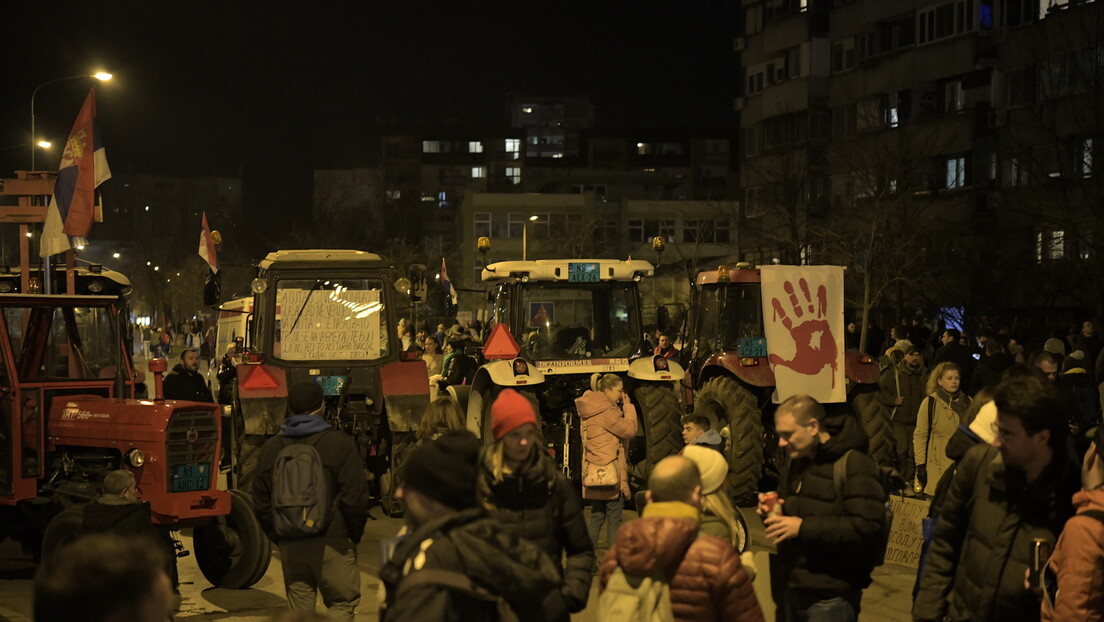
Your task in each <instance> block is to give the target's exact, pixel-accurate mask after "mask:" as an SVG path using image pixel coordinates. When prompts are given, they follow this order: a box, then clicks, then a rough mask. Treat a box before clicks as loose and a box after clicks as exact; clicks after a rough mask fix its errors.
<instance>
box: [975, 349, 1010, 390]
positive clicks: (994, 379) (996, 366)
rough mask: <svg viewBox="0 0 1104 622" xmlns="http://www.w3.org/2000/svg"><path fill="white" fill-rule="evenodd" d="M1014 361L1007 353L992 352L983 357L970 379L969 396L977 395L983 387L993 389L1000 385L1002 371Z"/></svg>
mask: <svg viewBox="0 0 1104 622" xmlns="http://www.w3.org/2000/svg"><path fill="white" fill-rule="evenodd" d="M1015 362H1016V359H1014V358H1012V355H1011V354H1008V353H1007V352H994V353H993V354H990V355H988V356H983V357H982V358H981V360H980V361H978V364H977V368H976V369H974V375H973V376H972V377H971V378H970V395H977V394H978V391H981V390H982V389H984V388H985V387H990V388H992V387H995V386H997V385H998V384H1000V381H1001V376H1002V375H1003V374H1004V370H1006V369H1008V368H1009V367H1012V364H1013V363H1015Z"/></svg>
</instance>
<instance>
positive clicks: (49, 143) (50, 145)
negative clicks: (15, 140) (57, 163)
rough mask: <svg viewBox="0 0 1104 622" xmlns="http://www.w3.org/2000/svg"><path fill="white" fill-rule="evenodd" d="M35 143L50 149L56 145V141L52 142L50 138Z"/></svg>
mask: <svg viewBox="0 0 1104 622" xmlns="http://www.w3.org/2000/svg"><path fill="white" fill-rule="evenodd" d="M35 144H36V145H38V146H39V147H41V148H43V149H49V148H50V147H53V146H54V143H52V142H50V141H48V140H40V141H38V142H37V143H35Z"/></svg>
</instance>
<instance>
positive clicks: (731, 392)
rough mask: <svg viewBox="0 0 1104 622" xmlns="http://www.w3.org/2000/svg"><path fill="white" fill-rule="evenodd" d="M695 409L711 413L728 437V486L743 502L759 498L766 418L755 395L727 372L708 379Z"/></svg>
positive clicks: (714, 425)
mask: <svg viewBox="0 0 1104 622" xmlns="http://www.w3.org/2000/svg"><path fill="white" fill-rule="evenodd" d="M694 413H695V414H698V415H703V416H705V417H708V418H709V420H710V423H711V425H712V429H714V430H719V431H720V434H721V437H722V438H724V439H725V448H724V449H725V455H726V457H727V458H728V466H729V470H728V478H727V480H726V487H727V488H728V493H729V495H730V496H731V497H732V498H733V499H734V501H735V503H736V504H737V505H740V506H749V505H754V504H755V503H756V501H757V499H758V497H757V494H756V493H758V488H759V477H760V475H762V473H763V444H764V442H765V440H764V438H763V422H762V419H761V414H760V412H759V406H758V403H757V402H756V400H755V396H754V395H752V394H751V392H750V391H748V390H747V389H745V388H744V387H742V386H740V383H738V382H736V380H734V379H732V378H729V377H728V376H717V377H716V378H713V379H711V380H709V381H707V382H706V383H705V384H704V385H702V388H701V389H699V390H698V393H697V395H696V396H695V398H694Z"/></svg>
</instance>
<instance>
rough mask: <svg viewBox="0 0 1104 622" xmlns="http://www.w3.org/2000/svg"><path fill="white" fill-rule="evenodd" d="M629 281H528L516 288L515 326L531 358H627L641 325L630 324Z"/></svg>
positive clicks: (523, 346)
mask: <svg viewBox="0 0 1104 622" xmlns="http://www.w3.org/2000/svg"><path fill="white" fill-rule="evenodd" d="M634 286H635V284H633V283H596V284H594V285H593V286H580V285H579V284H577V283H573V284H571V285H569V286H560V285H557V284H554V283H547V284H545V283H527V284H525V285H523V286H522V287H521V288H520V297H521V299H520V300H519V301H518V302H519V303H520V312H521V313H522V314H524V317H522V318H521V321H520V322H516V325H517V326H515V327H514V328H513V333H514V336H515V337H516V338H517V340H518V343H519V344H521V346H522V348H523V349H524V350H525V352H526V353H527V354H528V355H529V356H531V357H532V358H533V359H535V360H552V359H585V358H596V357H623V356H628V355H629V354H630V353H631V352H632V349H633V337H635V336H639V335H640V334H641V330H640V327H639V326H633V325H632V323H633V321H632V319H631V318H632V317H634V314H633V311H634V309H633V308H632V307H631V305H632V304H633V302H632V301H634V300H635V296H636V292H635V290H634V289H633V288H634Z"/></svg>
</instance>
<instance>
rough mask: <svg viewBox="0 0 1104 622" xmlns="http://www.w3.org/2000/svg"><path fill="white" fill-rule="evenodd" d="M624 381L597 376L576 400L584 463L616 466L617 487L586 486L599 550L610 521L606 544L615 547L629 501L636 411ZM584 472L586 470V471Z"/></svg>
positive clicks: (592, 536) (591, 527) (593, 536)
mask: <svg viewBox="0 0 1104 622" xmlns="http://www.w3.org/2000/svg"><path fill="white" fill-rule="evenodd" d="M623 388H624V385H623V384H622V382H621V378H620V377H618V376H617V375H615V374H594V375H593V376H591V377H590V389H591V390H590V391H587V392H586V393H584V394H583V395H582V397H580V398H579V399H577V400H575V408H576V409H577V410H578V411H579V419H580V420H581V421H582V424H583V431H584V434H583V461H584V463H590V464H593V465H603V464H609V463H611V462H616V464H617V476H618V480H619V481H618V484H617V485H615V486H600V487H588V486H583V501H585V502H588V504H589V505H590V523H589V524H588V525H587V527H588V529H589V530H590V540H591V542H593V543H594V546H595V548H597V546H598V532H600V531H601V530H602V525H603V524H605V523H606V522H607V521H608V523H609V527H608V528H607V530H606V544H607V545H613V542H614V540H615V539H616V537H617V529H618V528H619V527H620V526H621V511H622V510H623V509H624V499H626V498H628V497H629V494H630V493H629V470H628V467H627V466H626V461H625V456H626V454H627V453H628V443H629V439H631V438H632V437H633V435H634V434H636V408H634V407H633V405H632V403H631V402H630V401H629V400H628V399H627V398H626V397H625V392H624V390H623ZM584 468H585V467H584Z"/></svg>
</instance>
